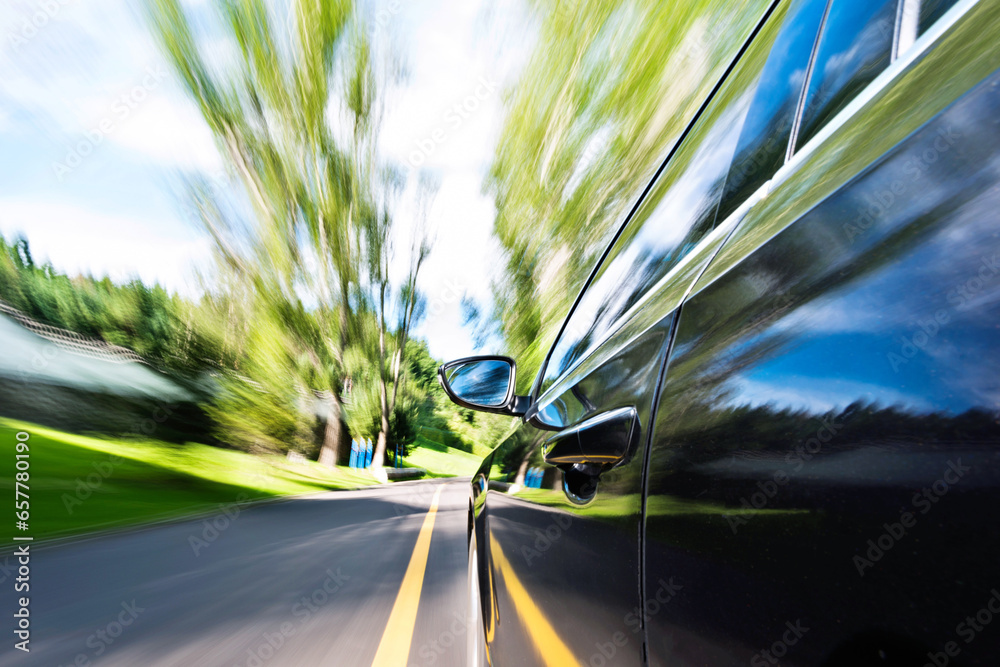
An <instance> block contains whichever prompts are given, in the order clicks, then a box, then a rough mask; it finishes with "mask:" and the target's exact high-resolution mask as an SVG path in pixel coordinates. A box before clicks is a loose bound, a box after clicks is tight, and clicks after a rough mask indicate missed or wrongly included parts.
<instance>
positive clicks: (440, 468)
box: [403, 435, 483, 477]
mask: <svg viewBox="0 0 1000 667" xmlns="http://www.w3.org/2000/svg"><path fill="white" fill-rule="evenodd" d="M412 447H413V449H412V450H411V451H410V455H409V456H404V457H403V463H404V464H405V465H406V466H407V467H409V468H423V469H424V470H426V471H427V476H428V477H470V476H472V475H473V474H475V472H476V471H477V470H479V465H480V464H481V463H482V462H483V457H481V456H477V455H476V454H470V453H469V452H463V451H462V450H460V449H455V448H453V447H448V446H447V445H443V444H441V443H440V442H435V441H433V440H429V439H427V438H425V437H424V436H422V435H420V436H417V439H416V441H415V442H414V444H413V445H412Z"/></svg>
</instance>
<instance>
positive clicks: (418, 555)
mask: <svg viewBox="0 0 1000 667" xmlns="http://www.w3.org/2000/svg"><path fill="white" fill-rule="evenodd" d="M443 489H444V487H443V486H439V487H438V488H437V491H435V492H434V497H433V498H432V499H431V507H430V509H429V510H427V516H425V517H424V523H423V525H422V526H421V527H420V533H419V534H418V535H417V544H416V546H414V547H413V555H412V556H410V564H409V565H407V567H406V574H404V575H403V583H402V584H401V585H400V587H399V593H397V594H396V601H395V602H394V603H393V605H392V612H391V613H390V614H389V622H388V623H387V624H386V626H385V631H384V632H383V633H382V639H381V641H379V645H378V651H376V653H375V660H374V661H373V662H372V667H400V666H401V665H406V664H407V661H408V660H409V657H410V645H411V644H412V643H413V630H414V627H415V626H416V622H417V608H418V607H419V605H420V591H421V590H422V589H423V585H424V573H425V572H426V570H427V556H428V554H429V553H430V549H431V535H432V534H433V533H434V520H435V516H436V515H437V509H438V501H439V500H440V498H441V491H442V490H443ZM490 546H491V547H492V548H491V551H492V553H493V560H494V562H495V563H496V565H497V569H499V570H500V572H501V575H502V576H503V579H504V582H505V583H506V585H507V593H508V594H509V595H510V597H511V601H512V602H513V604H514V607H515V608H516V610H517V614H518V616H520V620H521V623H522V625H523V627H524V628H525V630H527V632H528V636H529V637H530V638H531V642H532V644H534V648H535V651H536V652H537V654H538V655H539V656H540V657H541V659H542V661H543V662H544V663H545V665H547V666H550V667H565V666H566V665H575V664H577V660H576V658H575V657H574V656H573V652H572V651H571V650H570V649H569V647H568V646H567V645H566V643H565V642H563V640H562V638H560V637H559V635H558V634H557V633H556V631H555V628H553V627H552V624H551V623H550V622H549V620H548V619H547V618H546V617H545V614H544V613H542V610H541V609H539V608H538V605H536V604H535V601H534V600H532V598H531V594H530V593H528V591H527V589H526V588H525V587H524V584H522V583H521V580H520V579H518V577H517V575H516V574H515V573H514V569H513V568H512V567H511V565H510V561H508V560H507V557H506V556H505V555H504V553H503V551H501V549H500V545H499V544H497V542H496V540H495V539H493V536H492V534H491V535H490Z"/></svg>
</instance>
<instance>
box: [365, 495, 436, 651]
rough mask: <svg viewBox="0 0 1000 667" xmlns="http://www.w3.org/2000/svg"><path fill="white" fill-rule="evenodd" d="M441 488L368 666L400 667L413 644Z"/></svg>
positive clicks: (425, 519) (428, 512)
mask: <svg viewBox="0 0 1000 667" xmlns="http://www.w3.org/2000/svg"><path fill="white" fill-rule="evenodd" d="M442 489H444V487H443V486H439V487H438V488H437V491H435V492H434V497H433V498H432V499H431V508H430V509H429V510H427V516H425V517H424V523H423V525H422V526H421V527H420V533H419V534H418V535H417V544H416V546H415V547H413V555H412V556H410V564H409V565H407V566H406V574H404V575H403V583H402V584H400V586H399V593H398V594H397V595H396V602H395V603H393V605H392V612H391V613H390V614H389V622H388V623H387V624H386V626H385V632H383V633H382V640H381V641H380V642H379V645H378V651H377V652H376V653H375V660H374V661H373V662H372V667H400V665H405V664H407V662H408V660H409V658H410V644H411V643H412V642H413V628H414V626H415V625H416V622H417V606H418V605H419V604H420V589H422V588H423V586H424V571H425V570H426V569H427V554H428V553H430V550H431V534H432V533H433V532H434V515H435V514H437V508H438V499H439V498H440V497H441V490H442Z"/></svg>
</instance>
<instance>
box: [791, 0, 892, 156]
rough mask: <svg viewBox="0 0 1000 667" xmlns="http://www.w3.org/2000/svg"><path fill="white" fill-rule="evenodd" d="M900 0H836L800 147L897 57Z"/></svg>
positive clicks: (814, 73)
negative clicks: (896, 43)
mask: <svg viewBox="0 0 1000 667" xmlns="http://www.w3.org/2000/svg"><path fill="white" fill-rule="evenodd" d="M897 11H898V2H897V0H879V1H872V0H831V3H830V7H829V9H828V14H827V18H826V21H825V22H824V25H823V28H822V34H821V35H820V39H819V45H818V48H817V51H816V56H815V59H814V65H813V69H812V75H811V77H810V80H809V84H808V86H809V87H808V92H807V93H806V98H805V104H804V106H803V111H802V120H801V123H800V129H799V133H798V138H797V139H796V143H795V145H796V147H801V146H803V145H805V144H806V142H808V141H809V140H810V139H811V138H812V137H814V136H816V134H817V133H818V132H819V131H820V130H821V129H823V127H824V126H825V125H826V124H827V123H828V122H829V121H830V120H831V119H832V118H833V117H834V116H836V115H837V113H838V112H839V111H840V110H842V109H843V108H844V107H846V106H847V105H848V104H849V103H850V102H851V100H853V99H854V98H855V97H856V96H857V95H858V93H860V92H861V91H862V90H863V89H864V88H865V87H866V86H867V85H868V84H869V83H871V82H872V81H873V80H874V79H875V77H877V76H878V75H879V74H880V73H881V72H882V71H883V70H884V69H885V68H886V67H888V66H889V63H890V62H891V60H892V49H893V40H894V38H895V33H896V18H897V17H896V14H897Z"/></svg>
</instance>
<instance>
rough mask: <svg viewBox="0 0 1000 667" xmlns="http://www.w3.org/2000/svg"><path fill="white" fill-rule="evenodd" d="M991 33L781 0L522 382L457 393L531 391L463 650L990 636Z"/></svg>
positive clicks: (995, 555) (495, 497)
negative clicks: (474, 628)
mask: <svg viewBox="0 0 1000 667" xmlns="http://www.w3.org/2000/svg"><path fill="white" fill-rule="evenodd" d="M886 26H888V29H886ZM998 34H1000V3H997V2H992V1H987V0H981V1H979V2H975V1H959V2H935V1H931V0H925V1H924V2H923V3H921V2H913V0H899V1H897V0H886V1H881V0H829V1H828V0H793V1H790V2H787V1H783V0H781V1H778V2H774V3H771V4H769V5H768V6H767V8H766V11H765V12H764V15H763V16H762V17H761V19H760V21H759V22H758V23H757V24H756V25H755V27H754V28H753V30H752V32H751V34H750V35H748V37H747V39H746V42H745V44H743V45H742V47H741V48H740V49H739V52H738V53H737V55H736V56H735V57H734V58H733V61H732V64H731V65H730V67H729V68H728V70H727V71H726V74H725V75H724V76H723V78H722V79H721V80H720V81H719V82H718V85H717V86H715V88H714V90H713V91H712V94H711V95H710V97H709V98H708V99H706V100H705V101H704V104H703V105H702V106H701V108H700V109H699V110H698V112H697V113H696V114H695V115H694V117H693V118H692V120H691V121H690V124H689V126H688V128H687V130H686V131H685V132H684V134H683V135H682V136H681V137H680V138H679V139H678V141H677V142H676V145H675V146H674V147H673V148H672V149H671V151H670V154H669V155H668V156H667V157H666V158H665V160H664V162H663V165H662V166H661V167H660V170H659V171H658V172H657V174H656V175H655V177H654V179H653V181H652V182H651V183H650V184H649V187H648V188H647V189H646V191H645V192H644V194H643V196H642V198H641V199H640V200H639V201H638V202H637V203H636V206H635V208H634V209H632V211H631V212H630V214H629V216H628V217H627V219H625V220H624V221H623V222H622V224H621V229H620V231H619V232H618V234H617V236H616V237H615V239H614V240H613V241H612V243H611V245H610V246H609V247H608V249H607V251H606V252H605V254H604V256H603V258H602V259H601V262H600V263H599V265H598V266H597V267H596V268H595V269H594V272H593V274H592V275H591V277H590V279H589V280H588V282H587V284H586V286H585V287H584V289H583V291H582V293H581V294H580V296H579V298H578V299H577V301H576V304H575V305H574V307H573V310H572V311H571V312H570V313H569V315H568V317H567V319H566V321H565V323H564V324H563V327H562V330H561V331H560V334H559V337H558V339H557V340H556V343H555V344H554V346H553V347H552V349H551V351H550V352H549V353H548V356H547V358H546V361H545V364H544V366H543V367H542V369H541V371H540V372H539V374H538V376H537V378H536V380H535V382H534V386H533V388H532V391H531V393H530V395H529V396H514V395H513V391H512V387H513V374H514V371H513V362H512V361H511V362H510V366H511V372H510V375H511V377H510V378H507V377H506V376H504V377H503V378H502V379H501V380H496V379H495V378H496V377H497V376H498V374H497V373H495V372H494V373H493V377H494V380H492V381H493V382H495V383H500V384H503V382H509V384H503V386H502V387H501V388H500V389H497V390H496V392H494V393H495V394H496V396H498V397H502V398H501V399H497V401H496V403H493V404H490V403H489V402H488V401H487V403H484V404H480V405H478V406H477V405H476V404H475V401H473V402H472V403H468V402H467V403H465V405H466V407H477V408H486V409H489V410H492V411H494V412H504V413H506V414H510V415H513V416H516V417H518V418H519V419H520V420H521V423H520V424H519V426H518V427H517V430H516V431H514V432H513V434H512V435H511V436H510V437H509V438H507V439H506V440H505V441H504V442H502V443H501V444H500V445H499V446H498V447H497V448H496V449H495V450H494V451H493V452H492V453H491V454H490V455H489V456H487V457H486V459H485V460H484V462H483V465H482V467H481V468H480V470H479V472H478V473H477V474H476V476H475V478H474V479H473V481H472V493H471V498H470V517H469V537H470V559H471V560H470V605H471V608H472V613H474V614H475V615H476V617H477V619H478V620H477V623H478V626H479V630H478V632H476V633H471V639H472V642H471V643H472V644H473V646H471V650H472V651H473V655H472V659H473V661H474V663H475V664H493V665H563V664H566V665H568V664H581V665H591V666H593V667H601V666H602V665H747V664H749V665H753V666H754V667H756V666H759V665H776V664H782V665H838V666H839V665H844V666H847V665H925V664H929V665H936V666H937V667H943V666H944V665H948V664H955V665H995V664H997V660H998V659H1000V617H998V616H997V613H998V612H1000V566H998V565H1000V530H998V528H997V521H998V518H1000V493H998V492H1000V452H998V445H1000V372H998V371H1000V355H998V351H1000V264H998V258H1000V41H998V40H997V38H996V35H998ZM497 359H502V358H493V362H492V363H493V364H494V366H493V367H492V370H493V371H496V370H497V367H496V364H497V363H501V364H502V363H504V362H502V361H501V362H497V361H496V360H497ZM475 363H477V362H476V361H475V360H468V359H467V360H461V362H459V363H458V367H461V366H462V365H463V364H475ZM454 368H456V366H454V365H452V366H446V367H443V368H442V373H441V376H442V383H443V384H444V385H445V387H446V390H447V391H448V392H449V393H450V394H451V395H452V396H453V397H456V398H459V399H461V396H462V394H463V388H462V387H455V386H451V384H450V382H451V379H452V376H451V375H449V374H450V373H452V371H451V370H448V369H454ZM499 375H500V376H503V375H504V373H502V372H501V373H499ZM507 389H510V391H509V392H508V391H507ZM991 622H992V623H993V625H992V626H991V625H990V624H991Z"/></svg>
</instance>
